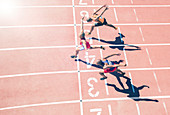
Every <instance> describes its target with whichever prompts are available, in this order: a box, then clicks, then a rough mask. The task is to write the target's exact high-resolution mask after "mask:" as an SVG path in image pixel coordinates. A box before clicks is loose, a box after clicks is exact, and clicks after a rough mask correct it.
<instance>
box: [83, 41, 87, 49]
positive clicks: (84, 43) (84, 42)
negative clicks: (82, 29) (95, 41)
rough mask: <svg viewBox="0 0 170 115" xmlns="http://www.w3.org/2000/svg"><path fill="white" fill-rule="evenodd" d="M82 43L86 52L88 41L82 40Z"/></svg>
mask: <svg viewBox="0 0 170 115" xmlns="http://www.w3.org/2000/svg"><path fill="white" fill-rule="evenodd" d="M82 43H83V46H84V48H85V50H87V46H86V41H85V40H82Z"/></svg>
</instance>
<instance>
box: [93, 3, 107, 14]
mask: <svg viewBox="0 0 170 115" xmlns="http://www.w3.org/2000/svg"><path fill="white" fill-rule="evenodd" d="M103 7H106V4H105V5H103V6H102V7H100V8H99V9H98V10H96V12H94V13H93V14H96V13H97V12H98V11H100V10H101V9H102V8H103Z"/></svg>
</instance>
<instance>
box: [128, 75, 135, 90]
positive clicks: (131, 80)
mask: <svg viewBox="0 0 170 115" xmlns="http://www.w3.org/2000/svg"><path fill="white" fill-rule="evenodd" d="M128 73H129V77H130V79H131V82H132V84H131V85H132V90H133V93H135V89H134V86H133V80H132V75H131V73H130V72H128Z"/></svg>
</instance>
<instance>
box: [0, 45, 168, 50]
mask: <svg viewBox="0 0 170 115" xmlns="http://www.w3.org/2000/svg"><path fill="white" fill-rule="evenodd" d="M130 45H135V46H169V45H170V43H162V44H130ZM94 46H101V45H94ZM102 46H104V47H109V46H127V45H126V44H120V45H118V44H115V45H102ZM74 47H76V46H75V45H70V46H40V47H17V48H1V49H0V51H12V50H33V49H55V48H74Z"/></svg>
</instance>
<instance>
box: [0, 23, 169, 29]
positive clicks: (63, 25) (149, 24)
mask: <svg viewBox="0 0 170 115" xmlns="http://www.w3.org/2000/svg"><path fill="white" fill-rule="evenodd" d="M114 25H117V26H121V25H122V26H140V25H143V26H157V25H162V26H163V25H164V26H168V25H170V23H119V24H116V23H115V24H114ZM70 26H74V24H56V25H15V26H0V29H7V28H44V27H70ZM76 26H81V24H76ZM84 26H92V24H85V25H84Z"/></svg>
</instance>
